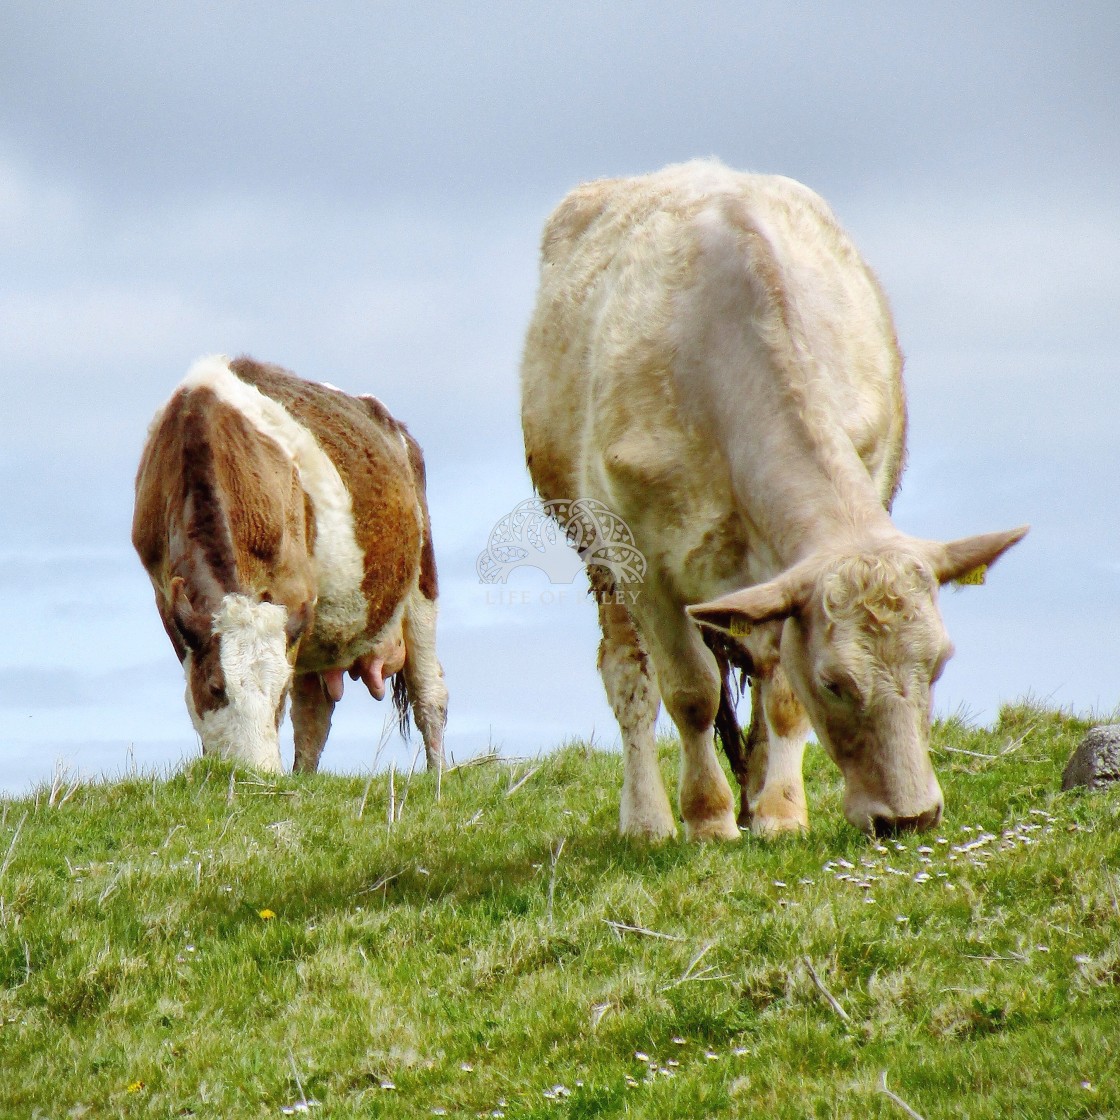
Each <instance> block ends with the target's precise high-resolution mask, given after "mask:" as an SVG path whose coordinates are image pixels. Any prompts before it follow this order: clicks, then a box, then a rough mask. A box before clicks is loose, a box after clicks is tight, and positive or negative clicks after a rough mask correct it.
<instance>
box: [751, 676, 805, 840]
mask: <svg viewBox="0 0 1120 1120" xmlns="http://www.w3.org/2000/svg"><path fill="white" fill-rule="evenodd" d="M808 737H809V717H808V716H807V715H806V713H805V709H804V708H803V707H802V706H801V703H800V701H799V700H798V699H797V697H796V696H794V694H793V690H792V689H791V688H790V685H789V681H788V680H787V679H786V675H785V673H784V672H783V671H782V669H781V667H780V666H776V667H775V668H774V670H773V671H772V672H771V673H769V674H767V675H766V676H763V677H761V678H758V679H755V680H752V682H751V733H750V736H749V738H750V740H751V741H752V742H753V746H754V749H753V750H752V751H751V754H750V761H749V763H748V784H747V791H746V792H747V801H748V803H749V805H750V816H751V831H752V832H754V833H755V835H757V836H774V835H776V834H777V833H780V832H796V831H800V830H802V829H806V828H808V827H809V811H808V807H807V804H806V800H805V783H804V779H803V777H802V772H801V767H802V761H803V759H804V755H805V741H806V739H807V738H808Z"/></svg>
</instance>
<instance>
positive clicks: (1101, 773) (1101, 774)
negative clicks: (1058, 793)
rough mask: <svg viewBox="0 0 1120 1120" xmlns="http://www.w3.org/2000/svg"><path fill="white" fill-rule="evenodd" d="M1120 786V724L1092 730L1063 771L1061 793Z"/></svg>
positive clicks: (1070, 757)
mask: <svg viewBox="0 0 1120 1120" xmlns="http://www.w3.org/2000/svg"><path fill="white" fill-rule="evenodd" d="M1113 782H1120V723H1107V724H1101V725H1100V726H1099V727H1091V728H1090V729H1089V731H1088V732H1087V734H1086V735H1085V738H1084V739H1082V740H1081V743H1080V744H1079V745H1078V748H1077V750H1075V751H1074V752H1073V754H1071V755H1070V756H1069V762H1067V763H1066V768H1065V770H1063V771H1062V789H1073V787H1074V786H1088V787H1089V788H1090V789H1100V788H1101V787H1102V786H1107V785H1111V784H1112V783H1113Z"/></svg>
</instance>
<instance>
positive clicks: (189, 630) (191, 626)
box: [171, 576, 211, 653]
mask: <svg viewBox="0 0 1120 1120" xmlns="http://www.w3.org/2000/svg"><path fill="white" fill-rule="evenodd" d="M171 619H172V621H173V622H174V623H175V629H176V631H177V632H178V634H179V637H181V638H182V639H183V643H184V645H186V647H187V649H189V650H190V651H191V652H192V653H197V652H198V651H199V650H200V649H201V648H202V647H203V645H205V644H206V639H207V638H208V637H209V636H210V631H211V623H210V618H209V617H208V616H207V615H205V614H203V613H202V612H201V611H196V610H195V609H194V606H193V605H192V604H191V600H190V596H189V595H188V594H187V581H186V580H185V579H183V577H182V576H175V577H174V578H173V579H172V581H171Z"/></svg>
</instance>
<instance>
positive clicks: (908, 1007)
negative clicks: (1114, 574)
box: [0, 707, 1120, 1120]
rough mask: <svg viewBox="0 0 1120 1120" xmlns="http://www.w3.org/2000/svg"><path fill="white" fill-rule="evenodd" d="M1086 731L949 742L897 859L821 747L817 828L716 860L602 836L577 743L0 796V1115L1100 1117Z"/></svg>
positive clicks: (1093, 838)
mask: <svg viewBox="0 0 1120 1120" xmlns="http://www.w3.org/2000/svg"><path fill="white" fill-rule="evenodd" d="M1086 726H1087V725H1086V724H1085V723H1084V722H1080V721H1077V720H1074V719H1070V718H1067V717H1065V716H1062V715H1059V714H1054V713H1045V712H1041V711H1038V710H1035V709H1032V708H1030V707H1017V708H1012V709H1007V710H1005V712H1004V714H1003V717H1002V719H1001V721H1000V723H999V725H998V727H996V729H995V730H993V731H978V730H974V729H969V728H967V727H965V726H963V725H961V724H959V723H954V722H950V723H946V724H941V725H939V726H938V727H937V729H936V733H935V750H934V754H935V764H936V766H937V770H938V774H939V776H940V778H941V782H942V786H943V788H944V790H945V796H946V803H947V819H946V822H945V824H944V826H943V827H942V828H941V829H940V830H939V831H938V832H936V833H932V834H929V835H926V836H922V837H920V838H907V839H904V840H902V841H900V842H897V843H896V842H894V841H886V842H876V841H873V840H868V839H866V838H864V837H863V836H861V835H859V834H858V833H856V832H854V831H853V830H852V829H851V828H850V827H849V826H848V825H846V824H845V823H844V822H843V819H842V817H841V813H840V780H839V775H838V773H837V772H836V770H835V768H834V767H832V765H831V764H830V763H828V762H827V761H826V760H825V759H824V758H823V757H822V756H821V752H819V751H816V750H814V751H812V752H810V761H809V766H808V788H809V794H810V798H811V802H810V804H811V812H812V813H813V831H812V833H811V834H810V835H808V836H806V837H803V838H797V839H786V840H782V841H780V842H776V843H762V842H759V841H756V840H754V839H752V838H750V837H746V838H744V840H743V842H742V843H741V844H738V845H728V846H718V847H714V846H704V847H698V846H690V845H686V844H684V843H681V842H677V843H670V844H667V845H665V846H663V847H661V848H659V849H655V850H643V849H640V848H637V847H635V846H633V845H631V844H628V843H624V842H622V841H621V840H619V839H618V837H617V835H616V814H617V803H618V796H619V786H620V779H621V761H620V759H619V757H618V756H617V755H612V754H605V753H600V752H597V751H591V750H587V749H586V748H584V747H583V746H580V745H575V746H570V747H567V748H565V749H563V750H560V751H558V752H557V753H556V754H553V755H550V756H549V757H547V758H545V759H538V760H531V761H530V760H526V761H517V762H512V761H503V760H499V759H493V758H491V759H485V760H479V761H478V762H477V763H475V764H473V765H469V766H466V767H463V768H460V769H458V770H455V771H452V772H449V773H446V774H444V775H443V780H442V783H441V785H440V788H439V789H438V790H437V782H436V780H435V778H434V777H432V776H428V775H417V776H416V777H414V778H413V779H412V780H411V782H408V781H407V780H406V778H405V777H404V776H403V775H400V774H397V775H395V776H394V778H393V780H392V784H390V778H389V776H388V775H381V776H378V777H377V778H375V779H374V780H372V781H371V782H367V780H365V779H363V778H357V777H355V778H340V777H337V776H319V777H315V778H311V779H304V778H300V779H295V778H284V779H280V780H262V779H260V778H256V777H253V776H252V775H250V774H248V773H243V772H236V773H235V772H234V771H232V770H231V769H230V768H229V767H228V766H225V765H217V764H212V763H209V762H199V763H197V764H194V765H192V766H190V767H189V768H187V769H186V770H185V771H184V772H182V773H180V774H177V775H176V776H174V777H172V778H170V779H168V780H162V779H161V780H155V779H152V778H147V779H133V780H126V781H121V782H116V783H112V784H97V785H80V786H77V787H70V786H68V785H65V784H64V783H58V784H56V787H55V788H54V789H53V790H52V789H43V790H40V791H39V793H38V795H37V796H36V797H34V798H33V799H28V800H19V801H7V802H4V803H3V806H2V809H0V1116H2V1117H5V1118H8V1117H25V1116H26V1117H32V1116H40V1117H44V1118H45V1117H51V1118H56V1117H57V1118H64V1117H73V1118H79V1117H83V1116H85V1117H101V1116H112V1117H118V1116H121V1117H140V1116H143V1117H148V1116H158V1117H177V1116H197V1117H223V1118H225V1117H247V1116H277V1115H283V1114H287V1113H290V1112H303V1111H307V1110H310V1112H311V1113H313V1114H316V1115H318V1116H321V1117H323V1118H328V1117H359V1116H360V1117H376V1116H386V1117H388V1116H392V1117H429V1116H433V1115H446V1116H469V1117H476V1116H493V1117H499V1116H505V1117H508V1118H511V1120H512V1118H530V1117H532V1118H544V1117H548V1118H553V1117H556V1118H560V1117H591V1116H605V1117H643V1118H646V1117H725V1116H726V1117H750V1116H765V1117H767V1118H778V1117H791V1118H792V1117H798V1118H801V1117H859V1118H861V1120H871V1118H875V1117H901V1116H904V1115H907V1113H906V1111H905V1106H908V1107H909V1108H910V1109H911V1110H912V1111H911V1113H910V1115H914V1114H918V1115H920V1116H921V1117H924V1118H925V1120H934V1118H937V1117H952V1118H954V1120H961V1118H964V1117H975V1118H979V1117H991V1118H993V1120H994V1118H1000V1120H1004V1118H1006V1117H1048V1118H1049V1117H1075V1116H1086V1117H1088V1116H1101V1117H1103V1116H1116V1115H1120V1086H1118V1074H1120V1045H1118V1043H1120V937H1118V931H1120V898H1118V895H1120V876H1118V875H1117V870H1118V868H1120V828H1118V825H1120V793H1116V792H1105V793H1097V794H1092V795H1089V794H1083V793H1074V794H1062V793H1060V792H1059V791H1058V783H1059V775H1060V772H1061V767H1062V765H1063V763H1064V762H1065V759H1066V758H1067V757H1068V755H1069V753H1070V752H1071V750H1072V749H1073V747H1074V746H1075V745H1076V743H1077V741H1078V740H1079V738H1080V736H1081V734H1082V733H1083V732H1084V730H1085V728H1086ZM662 758H663V763H664V766H665V769H666V773H667V776H668V775H669V774H670V772H671V771H672V770H673V769H675V765H676V761H675V750H674V749H673V747H672V744H669V743H666V744H665V745H664V749H663V752H662ZM391 817H392V818H395V819H391ZM884 1074H885V1075H886V1078H887V1085H888V1087H889V1089H890V1091H891V1092H892V1093H894V1094H897V1098H896V1097H892V1096H890V1095H888V1094H887V1093H886V1092H884V1091H883V1087H882V1077H883V1075H884ZM307 1102H318V1103H317V1104H309V1103H307ZM902 1102H905V1106H904V1104H903V1103H902Z"/></svg>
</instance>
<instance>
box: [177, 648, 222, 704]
mask: <svg viewBox="0 0 1120 1120" xmlns="http://www.w3.org/2000/svg"><path fill="white" fill-rule="evenodd" d="M221 646H222V643H221V640H220V639H219V638H218V637H217V636H214V637H212V638H211V639H210V640H209V641H208V642H207V643H206V644H205V646H203V647H202V648H201V649H200V650H198V652H197V653H193V654H191V661H190V668H189V670H188V672H187V687H188V688H190V690H191V703H192V704H193V705H194V710H195V713H196V714H197V715H198V716H199V718H201V717H202V716H204V715H206V713H207V712H212V711H215V710H217V709H218V708H222V707H224V706H225V705H226V703H227V698H226V678H225V673H223V672H222V662H221Z"/></svg>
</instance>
